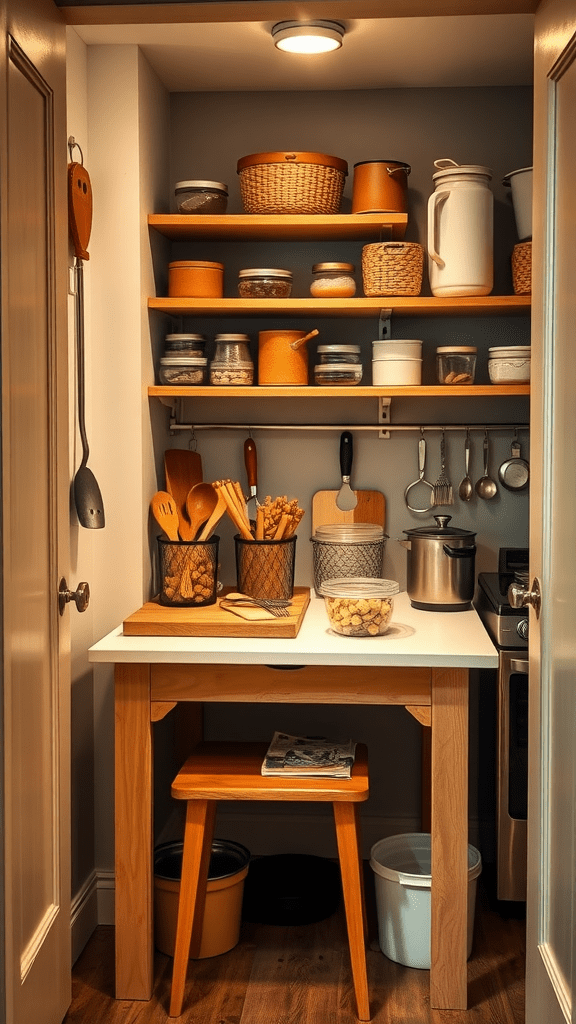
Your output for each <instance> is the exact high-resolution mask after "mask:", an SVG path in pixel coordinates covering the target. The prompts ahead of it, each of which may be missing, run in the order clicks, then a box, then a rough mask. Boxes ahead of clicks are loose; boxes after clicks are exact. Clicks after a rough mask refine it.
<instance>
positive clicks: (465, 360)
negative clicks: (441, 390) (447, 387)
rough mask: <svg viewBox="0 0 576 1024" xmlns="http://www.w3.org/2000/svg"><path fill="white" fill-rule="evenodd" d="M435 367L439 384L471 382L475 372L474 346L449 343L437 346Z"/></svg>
mask: <svg viewBox="0 0 576 1024" xmlns="http://www.w3.org/2000/svg"><path fill="white" fill-rule="evenodd" d="M436 369H437V373H438V381H439V383H440V384H473V383H474V374H475V373H476V348H475V346H473V345H449V346H443V347H442V348H437V349H436Z"/></svg>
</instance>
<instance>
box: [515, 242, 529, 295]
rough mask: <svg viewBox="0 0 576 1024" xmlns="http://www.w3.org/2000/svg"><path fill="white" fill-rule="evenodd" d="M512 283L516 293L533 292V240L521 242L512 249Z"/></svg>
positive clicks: (525, 293)
mask: <svg viewBox="0 0 576 1024" xmlns="http://www.w3.org/2000/svg"><path fill="white" fill-rule="evenodd" d="M512 283H513V285H514V294H515V295H530V294H531V293H532V242H519V243H518V245H515V246H514V248H513V250H512Z"/></svg>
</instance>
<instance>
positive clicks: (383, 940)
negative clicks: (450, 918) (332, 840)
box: [370, 832, 482, 970]
mask: <svg viewBox="0 0 576 1024" xmlns="http://www.w3.org/2000/svg"><path fill="white" fill-rule="evenodd" d="M430 860H431V841H430V833H429V832H409V833H406V834H404V835H398V836H390V837H389V838H387V839H381V840H380V841H379V842H378V843H375V844H374V846H373V847H372V849H371V851H370V866H371V868H372V870H373V871H374V883H375V886H376V908H377V913H378V940H379V943H380V949H381V950H382V952H383V953H384V955H385V956H387V957H388V959H389V960H394V961H395V962H396V963H398V964H404V965H405V966H406V967H420V968H423V969H424V970H430V929H431V925H430V920H431V916H430V904H431V899H430V888H431V881H432V876H431V874H430ZM481 871H482V859H481V857H480V854H479V852H478V850H477V849H476V848H475V847H474V846H469V847H468V946H467V956H470V953H471V952H472V934H473V931H474V908H475V903H476V886H477V878H478V875H479V874H480V872H481Z"/></svg>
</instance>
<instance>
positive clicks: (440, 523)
mask: <svg viewBox="0 0 576 1024" xmlns="http://www.w3.org/2000/svg"><path fill="white" fill-rule="evenodd" d="M434 519H435V521H436V526H419V527H417V528H416V529H414V530H404V531H403V532H404V533H405V534H406V535H407V536H408V537H430V538H431V539H433V538H436V537H475V536H476V534H475V532H473V531H472V530H460V529H459V528H458V527H457V526H448V523H449V522H450V520H451V519H452V516H434Z"/></svg>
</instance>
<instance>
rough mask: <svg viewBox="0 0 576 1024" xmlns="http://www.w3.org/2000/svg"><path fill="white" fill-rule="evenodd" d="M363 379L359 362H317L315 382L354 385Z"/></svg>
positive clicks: (342, 385)
mask: <svg viewBox="0 0 576 1024" xmlns="http://www.w3.org/2000/svg"><path fill="white" fill-rule="evenodd" d="M361 380H362V367H361V366H360V364H359V363H317V365H316V366H315V367H314V383H315V384H319V385H325V386H326V385H327V386H330V385H333V386H335V387H337V386H340V387H352V386H353V385H354V384H359V383H360V381H361Z"/></svg>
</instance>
